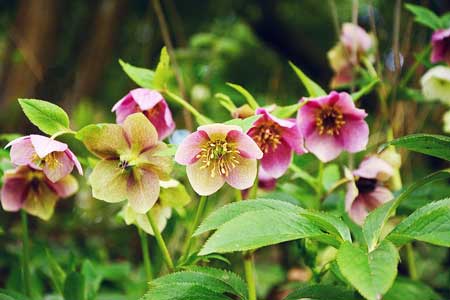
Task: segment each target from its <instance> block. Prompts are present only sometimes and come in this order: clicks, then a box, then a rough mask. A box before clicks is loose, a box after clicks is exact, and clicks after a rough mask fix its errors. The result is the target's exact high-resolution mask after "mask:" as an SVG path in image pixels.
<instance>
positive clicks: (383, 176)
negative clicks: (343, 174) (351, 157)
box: [353, 155, 394, 181]
mask: <svg viewBox="0 0 450 300" xmlns="http://www.w3.org/2000/svg"><path fill="white" fill-rule="evenodd" d="M393 173H394V169H393V168H392V166H391V165H390V164H388V163H387V162H386V161H384V160H383V159H381V158H379V157H377V156H375V155H372V156H369V157H367V158H365V159H364V160H363V161H362V162H361V163H360V164H359V168H358V169H356V170H354V171H353V174H354V175H355V176H359V177H364V178H376V179H378V180H380V181H385V180H388V179H389V177H391V176H392V174H393Z"/></svg>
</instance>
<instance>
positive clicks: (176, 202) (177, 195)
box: [159, 180, 191, 209]
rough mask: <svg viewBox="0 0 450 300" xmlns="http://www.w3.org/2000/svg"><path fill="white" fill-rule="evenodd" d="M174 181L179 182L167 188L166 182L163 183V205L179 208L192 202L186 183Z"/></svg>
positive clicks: (160, 197)
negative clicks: (165, 186)
mask: <svg viewBox="0 0 450 300" xmlns="http://www.w3.org/2000/svg"><path fill="white" fill-rule="evenodd" d="M171 181H172V180H171ZM173 181H174V182H176V183H177V184H176V185H173V186H170V187H167V188H164V186H163V184H164V182H162V183H161V187H162V189H161V193H160V194H159V199H160V200H161V204H162V205H165V206H169V207H173V208H175V209H177V208H181V207H184V206H186V205H187V204H188V203H189V202H191V196H189V194H188V192H187V191H186V188H185V187H184V185H182V184H181V183H179V182H178V181H176V180H173Z"/></svg>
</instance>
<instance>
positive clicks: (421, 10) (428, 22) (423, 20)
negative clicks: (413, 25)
mask: <svg viewBox="0 0 450 300" xmlns="http://www.w3.org/2000/svg"><path fill="white" fill-rule="evenodd" d="M405 6H406V8H407V9H408V10H409V11H410V12H412V13H413V14H414V15H415V19H414V20H415V21H416V22H417V23H420V24H422V25H425V26H427V27H429V28H431V29H433V30H436V29H439V28H441V25H442V24H441V19H440V18H439V17H438V16H436V14H435V13H434V12H432V11H431V10H429V9H428V8H425V7H422V6H419V5H413V4H409V3H408V4H405Z"/></svg>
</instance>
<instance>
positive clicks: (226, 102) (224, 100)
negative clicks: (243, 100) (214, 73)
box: [214, 93, 237, 114]
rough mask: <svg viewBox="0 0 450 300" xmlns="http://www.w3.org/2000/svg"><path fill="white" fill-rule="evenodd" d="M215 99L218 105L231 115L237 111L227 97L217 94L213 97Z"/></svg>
mask: <svg viewBox="0 0 450 300" xmlns="http://www.w3.org/2000/svg"><path fill="white" fill-rule="evenodd" d="M214 98H215V99H219V103H220V105H222V106H223V107H225V109H226V110H228V111H229V112H230V113H231V114H232V113H234V112H235V111H236V110H237V107H236V105H235V104H234V102H233V101H232V100H231V99H230V97H228V95H225V94H222V93H217V94H215V95H214Z"/></svg>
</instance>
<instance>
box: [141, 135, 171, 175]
mask: <svg viewBox="0 0 450 300" xmlns="http://www.w3.org/2000/svg"><path fill="white" fill-rule="evenodd" d="M167 148H168V147H167V145H166V144H164V143H163V142H158V143H157V144H156V145H155V146H154V147H152V148H150V149H149V150H147V151H145V152H143V153H141V155H139V158H138V159H137V166H138V167H140V168H143V169H146V170H148V171H151V172H154V173H156V174H157V175H158V177H159V179H160V180H169V179H170V172H172V168H173V159H172V158H171V157H170V156H159V155H158V153H159V152H161V151H164V150H166V149H167Z"/></svg>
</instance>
